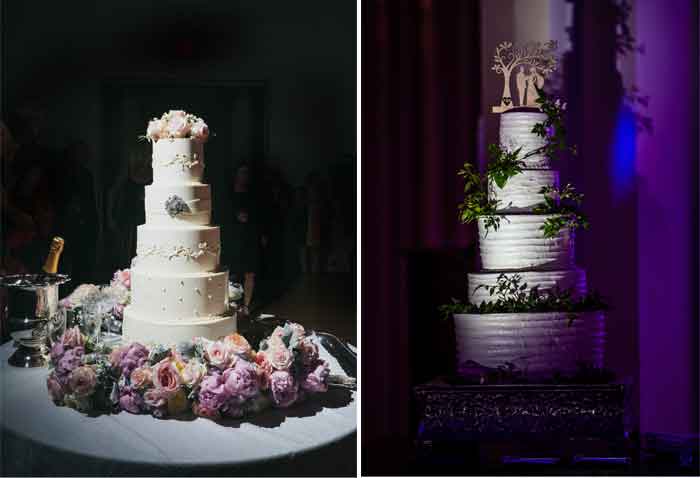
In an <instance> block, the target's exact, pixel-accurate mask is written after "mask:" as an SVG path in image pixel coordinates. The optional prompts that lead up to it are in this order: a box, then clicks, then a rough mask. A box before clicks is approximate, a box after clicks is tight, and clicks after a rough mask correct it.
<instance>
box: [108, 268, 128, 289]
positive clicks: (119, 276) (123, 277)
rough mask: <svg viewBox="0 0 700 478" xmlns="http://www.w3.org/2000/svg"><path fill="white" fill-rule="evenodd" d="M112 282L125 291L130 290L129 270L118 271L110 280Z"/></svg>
mask: <svg viewBox="0 0 700 478" xmlns="http://www.w3.org/2000/svg"><path fill="white" fill-rule="evenodd" d="M112 282H117V283H119V284H121V285H123V286H124V287H126V288H127V289H131V270H129V269H124V270H118V271H117V272H115V273H114V277H113V278H112Z"/></svg>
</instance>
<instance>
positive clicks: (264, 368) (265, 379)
mask: <svg viewBox="0 0 700 478" xmlns="http://www.w3.org/2000/svg"><path fill="white" fill-rule="evenodd" d="M255 363H256V364H257V365H258V386H259V387H260V390H267V389H268V388H270V375H272V372H274V371H275V369H274V368H272V365H271V364H270V362H268V360H267V355H265V353H264V352H258V353H257V355H256V356H255Z"/></svg>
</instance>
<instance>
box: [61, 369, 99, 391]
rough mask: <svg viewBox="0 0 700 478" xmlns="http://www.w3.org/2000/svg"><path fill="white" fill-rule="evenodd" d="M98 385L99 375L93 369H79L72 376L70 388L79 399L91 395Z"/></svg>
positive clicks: (69, 381) (69, 382)
mask: <svg viewBox="0 0 700 478" xmlns="http://www.w3.org/2000/svg"><path fill="white" fill-rule="evenodd" d="M96 383H97V375H95V371H94V370H93V369H92V367H89V366H82V367H78V368H76V369H75V370H73V372H71V374H70V378H69V379H68V386H69V387H70V389H71V390H72V391H73V393H74V394H75V395H77V396H78V397H85V396H87V395H90V394H91V393H92V392H93V390H94V389H95V384H96Z"/></svg>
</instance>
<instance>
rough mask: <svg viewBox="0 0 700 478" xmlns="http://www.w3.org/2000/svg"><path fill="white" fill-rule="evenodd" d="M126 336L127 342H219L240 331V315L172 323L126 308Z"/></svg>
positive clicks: (124, 332)
mask: <svg viewBox="0 0 700 478" xmlns="http://www.w3.org/2000/svg"><path fill="white" fill-rule="evenodd" d="M122 331H123V336H124V340H125V341H126V342H141V343H143V344H146V343H158V344H164V345H172V344H177V343H179V342H184V341H188V340H191V339H193V338H194V337H205V338H207V339H210V340H216V339H218V338H221V337H223V336H225V335H229V334H233V333H235V332H236V315H235V314H233V315H221V316H212V317H206V318H205V317H192V318H191V319H180V320H176V321H172V322H166V321H163V320H153V319H152V318H149V317H148V316H147V314H142V313H139V312H136V311H135V310H134V309H133V308H132V307H126V308H125V309H124V323H123V328H122Z"/></svg>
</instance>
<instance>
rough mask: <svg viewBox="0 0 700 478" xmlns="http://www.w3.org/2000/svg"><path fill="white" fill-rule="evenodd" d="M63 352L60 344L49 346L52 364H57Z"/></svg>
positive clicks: (63, 349)
mask: <svg viewBox="0 0 700 478" xmlns="http://www.w3.org/2000/svg"><path fill="white" fill-rule="evenodd" d="M64 351H65V347H63V344H62V343H61V342H54V344H53V345H52V346H51V353H50V356H51V362H53V363H54V364H56V363H58V361H59V360H61V357H63V352H64Z"/></svg>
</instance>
